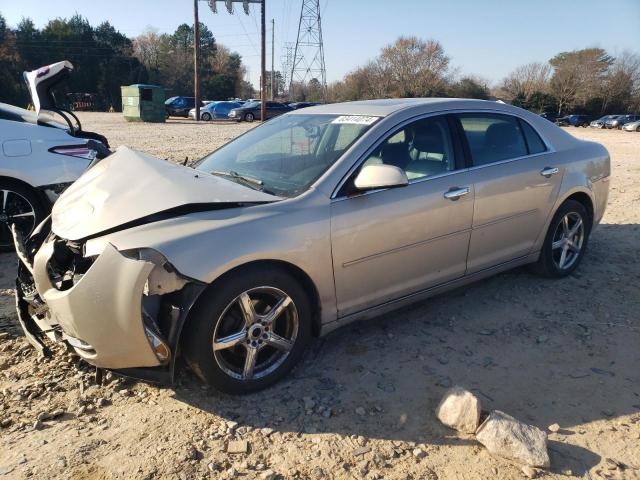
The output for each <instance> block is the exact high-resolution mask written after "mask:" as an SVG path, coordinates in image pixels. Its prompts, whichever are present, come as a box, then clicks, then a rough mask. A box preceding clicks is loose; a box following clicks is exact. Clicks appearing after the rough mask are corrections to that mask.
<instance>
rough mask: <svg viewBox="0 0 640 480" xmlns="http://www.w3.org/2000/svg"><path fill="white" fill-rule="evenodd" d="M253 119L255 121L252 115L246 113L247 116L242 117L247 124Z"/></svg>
mask: <svg viewBox="0 0 640 480" xmlns="http://www.w3.org/2000/svg"><path fill="white" fill-rule="evenodd" d="M255 119H256V117H255V116H254V115H253V113H247V114H246V115H245V116H244V120H245V122H249V123H251V122H253V121H254V120H255Z"/></svg>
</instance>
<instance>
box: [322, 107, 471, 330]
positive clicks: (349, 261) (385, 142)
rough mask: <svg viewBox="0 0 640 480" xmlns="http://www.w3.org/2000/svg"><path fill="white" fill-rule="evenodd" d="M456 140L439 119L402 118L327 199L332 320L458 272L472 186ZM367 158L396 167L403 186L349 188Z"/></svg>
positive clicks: (465, 244) (467, 231) (463, 258)
mask: <svg viewBox="0 0 640 480" xmlns="http://www.w3.org/2000/svg"><path fill="white" fill-rule="evenodd" d="M459 145H460V144H459V142H458V141H457V138H456V137H455V136H454V129H453V128H452V123H451V120H450V119H449V118H448V117H447V116H444V115H442V116H436V117H427V118H423V119H420V120H417V121H414V122H412V123H408V124H407V125H405V126H402V127H400V128H399V129H397V130H396V131H394V132H393V133H391V134H390V135H389V136H387V137H386V138H384V139H382V140H381V141H380V142H379V143H378V144H377V145H376V146H374V148H373V149H372V151H371V152H370V153H369V154H368V156H365V159H364V161H363V163H362V164H361V166H360V167H359V168H357V169H356V171H355V172H354V173H353V174H352V177H351V178H349V179H348V180H347V182H346V184H345V185H346V187H343V188H342V189H341V191H340V192H338V195H337V196H336V198H334V199H333V200H332V203H331V243H332V255H333V268H334V276H335V287H336V296H337V302H338V305H337V306H338V315H339V316H340V317H342V316H345V315H349V314H352V313H357V312H360V311H362V310H366V309H368V308H371V307H375V306H377V305H380V304H383V303H385V302H388V301H392V300H394V299H397V298H400V297H403V296H406V295H411V294H413V293H416V292H419V291H421V290H425V289H428V288H430V287H433V286H436V285H438V284H441V283H445V282H448V281H451V280H454V279H456V278H459V277H462V276H463V275H464V274H465V270H466V259H467V251H468V246H469V239H470V235H471V224H472V220H473V206H474V191H473V184H472V182H471V181H470V178H469V174H468V172H467V171H465V170H464V169H463V168H464V166H463V158H462V152H461V150H460V147H459ZM375 163H383V164H390V165H395V166H398V167H400V168H402V169H403V170H405V173H406V174H407V177H408V178H409V185H407V186H405V187H397V188H389V189H380V190H373V191H368V192H357V191H356V192H354V191H353V190H351V191H349V184H350V183H352V182H353V179H354V178H355V176H357V173H358V171H359V170H360V168H362V165H367V164H375ZM345 188H346V189H345Z"/></svg>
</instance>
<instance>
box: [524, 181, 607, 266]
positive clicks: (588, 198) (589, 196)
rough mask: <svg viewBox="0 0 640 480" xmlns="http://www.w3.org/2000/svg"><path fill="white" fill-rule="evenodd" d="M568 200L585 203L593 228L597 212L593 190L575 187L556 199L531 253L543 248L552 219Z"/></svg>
mask: <svg viewBox="0 0 640 480" xmlns="http://www.w3.org/2000/svg"><path fill="white" fill-rule="evenodd" d="M567 200H574V201H576V202H579V203H580V204H581V205H583V206H584V207H585V208H586V210H587V213H588V214H589V217H590V220H591V224H590V226H589V229H590V230H591V229H592V228H593V221H594V214H595V212H594V198H593V192H590V191H589V190H588V189H586V187H582V188H580V187H578V188H574V189H572V190H570V191H567V192H565V193H564V194H563V195H561V196H559V197H558V199H557V200H556V203H555V205H554V206H553V208H552V209H551V211H550V212H549V215H548V217H547V221H546V222H545V224H544V228H542V230H541V231H540V233H539V234H538V238H537V239H536V242H535V243H534V246H533V248H532V250H531V253H535V252H537V251H539V250H540V249H541V248H542V244H543V243H544V239H545V237H546V235H547V231H548V230H549V226H550V225H551V220H553V217H554V216H555V214H556V212H557V211H558V209H559V208H560V207H561V206H562V205H563V204H564V202H566V201H567Z"/></svg>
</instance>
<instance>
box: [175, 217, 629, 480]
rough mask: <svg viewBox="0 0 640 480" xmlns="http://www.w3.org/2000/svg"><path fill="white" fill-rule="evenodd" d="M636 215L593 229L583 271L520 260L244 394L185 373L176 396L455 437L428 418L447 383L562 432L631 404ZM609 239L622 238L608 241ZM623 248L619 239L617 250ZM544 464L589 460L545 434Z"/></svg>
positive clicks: (341, 340)
mask: <svg viewBox="0 0 640 480" xmlns="http://www.w3.org/2000/svg"><path fill="white" fill-rule="evenodd" d="M639 234H640V226H638V225H603V226H601V227H600V228H599V229H598V230H597V231H596V232H595V233H594V235H593V237H592V241H591V244H590V250H589V252H588V254H587V256H586V257H585V259H584V262H583V264H582V265H581V267H580V269H579V270H578V271H577V272H576V273H575V274H574V275H572V276H570V277H569V278H566V279H563V280H547V279H542V278H539V277H537V276H534V275H532V274H530V273H528V271H527V270H526V269H517V270H514V271H511V272H508V273H506V274H502V275H499V276H497V277H493V278H490V279H488V280H485V281H482V282H480V283H477V284H475V285H472V286H469V287H464V288H461V289H458V290H456V291H454V292H450V293H448V294H444V295H441V296H439V297H435V298H433V299H431V300H428V301H425V302H422V303H419V304H416V305H413V306H411V307H408V308H404V309H402V310H399V311H397V312H394V313H392V314H389V315H386V316H385V317H382V318H378V319H375V320H371V321H368V322H361V323H357V324H353V325H350V326H347V327H345V328H343V329H341V330H338V331H336V332H334V333H332V334H330V335H329V336H327V337H326V338H323V339H319V340H316V341H315V342H314V344H313V345H312V348H311V349H310V351H309V353H308V354H307V356H306V358H305V360H304V361H303V363H302V364H301V365H300V366H299V367H298V368H297V369H296V370H295V371H294V372H293V374H292V375H290V376H289V378H288V379H285V380H284V381H283V382H281V383H279V384H277V385H275V386H274V387H272V388H270V389H268V390H266V391H263V392H259V393H256V394H253V395H249V396H244V397H229V396H224V395H220V394H217V393H215V392H214V391H212V390H211V391H210V390H203V388H202V387H201V385H200V384H199V383H198V382H197V381H196V380H194V379H193V377H191V376H190V375H188V374H187V375H185V376H184V379H183V380H182V382H181V384H180V386H178V387H177V388H176V397H177V398H178V399H181V400H182V401H184V402H186V403H189V404H191V405H193V406H195V407H197V408H200V409H202V410H204V411H209V412H213V413H216V414H218V415H221V416H223V417H224V418H227V419H229V420H233V421H237V422H239V423H241V424H245V425H250V426H252V427H256V428H263V427H269V428H273V429H274V430H277V431H281V432H307V433H314V432H317V433H322V432H330V433H338V434H340V435H343V436H350V435H361V436H364V437H368V438H383V439H389V440H401V441H414V442H424V443H429V444H435V445H437V444H447V445H462V444H469V443H472V442H474V440H473V438H472V437H469V438H459V437H457V436H455V435H454V434H453V432H452V431H451V430H448V429H447V428H445V427H444V426H442V425H441V424H440V423H439V422H438V421H437V419H436V418H435V414H434V409H435V407H436V405H437V404H438V402H439V400H440V398H441V397H442V394H443V393H444V391H445V390H446V388H448V387H449V386H451V385H454V384H459V385H463V386H466V387H467V388H469V389H471V390H472V391H474V392H475V393H476V395H478V397H479V398H480V400H481V402H482V408H483V409H484V410H492V409H499V410H503V411H505V412H507V413H509V414H511V415H513V416H515V417H516V418H519V419H520V420H522V421H525V422H527V423H531V424H534V425H537V426H539V427H540V428H542V429H546V427H547V426H548V425H551V424H553V423H558V424H560V426H561V427H562V430H561V431H560V435H557V436H552V438H562V437H563V436H564V437H566V438H568V440H567V441H568V442H571V440H570V438H569V437H570V436H571V435H574V434H575V435H580V425H581V424H585V423H589V422H593V421H598V420H610V419H612V418H615V417H620V416H624V415H629V414H633V413H638V412H639V411H640V386H639V385H640V371H639V370H638V369H637V365H638V364H639V363H640V351H639V350H638V349H637V346H638V345H639V344H640V287H639V285H640V283H639V282H638V280H640V269H639V268H638V265H639V264H640V252H639V251H638V246H637V245H636V244H635V243H634V240H633V239H634V238H638V235H639ZM612 243H615V244H616V245H618V246H619V247H620V248H616V249H612V248H611V244H612ZM625 247H627V248H625ZM549 448H550V453H551V456H552V465H553V469H554V471H556V470H557V471H562V470H565V469H571V470H572V471H573V472H575V473H578V474H581V472H582V473H584V472H587V471H588V470H589V469H590V468H591V467H593V466H595V465H596V464H598V462H599V461H600V457H599V456H598V455H596V454H594V453H592V452H590V451H589V450H586V449H584V448H581V447H577V446H575V445H569V444H567V443H563V442H559V441H550V445H549Z"/></svg>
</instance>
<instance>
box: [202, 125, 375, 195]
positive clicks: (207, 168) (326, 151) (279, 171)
mask: <svg viewBox="0 0 640 480" xmlns="http://www.w3.org/2000/svg"><path fill="white" fill-rule="evenodd" d="M376 121H377V118H376V117H367V116H341V115H284V116H279V117H276V118H275V119H273V120H270V121H269V122H267V123H264V124H262V125H261V126H260V127H258V128H255V129H252V130H250V131H248V132H247V133H245V134H244V135H242V136H240V137H238V138H237V139H235V140H233V141H232V142H230V143H228V144H226V145H225V146H223V147H222V148H220V149H218V150H216V151H215V152H213V153H211V154H210V155H207V156H206V157H204V158H203V159H202V160H201V161H200V162H199V163H198V164H197V166H196V168H197V169H198V170H201V171H204V172H210V173H211V172H217V174H219V173H220V172H227V173H235V174H238V175H241V176H246V177H251V178H252V179H255V180H258V181H259V182H260V189H262V190H263V191H265V192H267V193H272V194H275V195H278V196H284V197H293V196H295V195H298V194H300V193H302V192H303V191H305V190H306V189H307V188H309V186H311V184H312V183H313V182H315V181H316V180H317V179H318V178H319V177H320V176H321V175H322V174H323V173H324V172H325V171H326V170H327V169H328V168H329V167H330V166H331V165H333V164H334V163H335V162H336V161H337V160H338V159H339V158H340V156H341V155H342V154H343V153H344V152H345V151H346V150H347V149H348V148H349V147H350V146H351V145H352V144H353V143H354V142H355V141H356V140H357V139H358V138H360V137H361V136H362V135H363V134H364V132H366V131H367V130H368V129H369V128H370V127H371V125H373V124H374V123H375V122H376ZM227 178H229V179H230V180H233V177H231V176H228V177H227ZM244 184H246V182H245V183H244Z"/></svg>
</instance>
